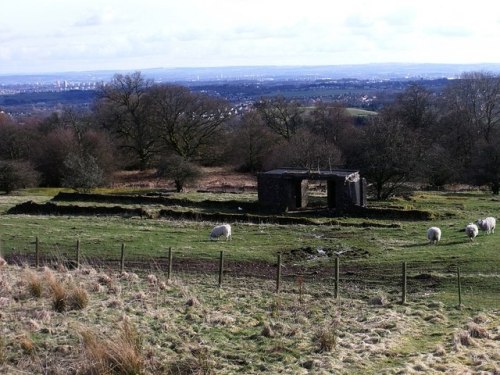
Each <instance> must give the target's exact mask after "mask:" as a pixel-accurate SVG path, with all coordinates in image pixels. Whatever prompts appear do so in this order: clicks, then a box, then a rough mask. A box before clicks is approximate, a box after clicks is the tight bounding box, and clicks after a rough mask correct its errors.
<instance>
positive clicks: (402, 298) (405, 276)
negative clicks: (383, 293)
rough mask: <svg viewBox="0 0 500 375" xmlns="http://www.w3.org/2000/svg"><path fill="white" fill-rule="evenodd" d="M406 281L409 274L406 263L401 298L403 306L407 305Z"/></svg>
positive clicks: (404, 264)
mask: <svg viewBox="0 0 500 375" xmlns="http://www.w3.org/2000/svg"><path fill="white" fill-rule="evenodd" d="M406 280H407V274H406V262H403V276H402V280H401V281H402V296H401V304H403V305H404V304H405V303H406Z"/></svg>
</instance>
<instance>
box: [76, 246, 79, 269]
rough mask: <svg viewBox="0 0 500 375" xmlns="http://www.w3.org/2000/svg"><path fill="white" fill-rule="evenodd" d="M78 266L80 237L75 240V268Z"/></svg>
mask: <svg viewBox="0 0 500 375" xmlns="http://www.w3.org/2000/svg"><path fill="white" fill-rule="evenodd" d="M79 268H80V239H77V240H76V269H79Z"/></svg>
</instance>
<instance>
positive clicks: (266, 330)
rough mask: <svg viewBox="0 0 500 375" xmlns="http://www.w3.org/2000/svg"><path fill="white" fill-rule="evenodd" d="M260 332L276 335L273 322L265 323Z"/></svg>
mask: <svg viewBox="0 0 500 375" xmlns="http://www.w3.org/2000/svg"><path fill="white" fill-rule="evenodd" d="M260 334H261V335H262V336H264V337H274V336H275V333H274V330H273V328H272V327H271V324H269V323H268V322H265V323H264V327H262V331H261V333H260Z"/></svg>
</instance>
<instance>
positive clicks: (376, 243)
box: [0, 189, 500, 306]
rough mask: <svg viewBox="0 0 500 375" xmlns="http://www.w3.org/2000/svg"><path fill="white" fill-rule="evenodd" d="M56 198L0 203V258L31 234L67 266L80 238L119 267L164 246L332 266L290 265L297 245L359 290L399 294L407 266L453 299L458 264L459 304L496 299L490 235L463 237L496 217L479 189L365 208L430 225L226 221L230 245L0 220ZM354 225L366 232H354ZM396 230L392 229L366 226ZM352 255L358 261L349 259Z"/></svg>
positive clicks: (172, 234)
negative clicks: (329, 252)
mask: <svg viewBox="0 0 500 375" xmlns="http://www.w3.org/2000/svg"><path fill="white" fill-rule="evenodd" d="M58 191H59V190H54V189H50V190H48V189H47V190H45V189H31V190H26V191H21V192H19V193H17V194H16V195H12V196H5V195H2V196H0V212H2V213H4V214H3V215H2V216H1V221H0V252H1V254H3V255H9V254H34V248H35V238H36V237H38V238H39V244H40V250H41V252H42V254H48V255H53V256H56V257H66V258H69V259H73V258H74V256H75V249H76V242H77V240H80V245H81V251H82V256H83V257H85V256H87V257H100V258H103V259H112V260H118V259H119V257H120V250H121V245H122V244H124V245H125V249H126V256H125V257H126V259H127V260H133V259H137V258H141V259H145V260H147V261H151V262H154V261H155V259H157V258H158V257H165V256H166V255H167V251H168V249H169V248H172V249H173V251H174V256H175V257H177V258H185V259H188V258H189V259H204V260H207V261H210V262H217V259H218V256H219V252H220V251H221V250H224V251H225V258H226V260H228V261H232V262H250V261H251V262H256V261H258V262H267V263H270V264H274V263H275V262H276V255H277V254H278V253H283V254H284V263H285V264H293V265H297V266H301V267H303V268H304V269H306V270H307V269H308V270H311V269H312V270H313V269H314V268H317V267H320V268H325V267H327V268H330V269H331V268H332V266H333V258H331V257H317V258H316V259H306V258H305V257H304V258H299V259H297V258H293V259H292V258H290V257H289V254H290V252H291V251H292V250H297V249H303V248H310V249H313V251H314V250H316V249H324V248H327V249H334V250H335V251H339V252H343V255H341V265H342V267H345V268H346V269H349V270H357V269H358V270H359V274H360V276H359V277H360V278H363V279H364V280H366V281H367V282H368V283H372V284H384V283H387V284H388V285H387V288H398V280H399V278H400V272H401V271H400V270H401V263H402V262H407V263H408V272H409V275H410V276H413V277H416V276H418V275H422V274H429V275H431V276H432V277H433V278H435V279H436V283H435V285H434V286H433V288H434V289H435V290H437V291H438V292H439V293H441V294H442V295H443V298H445V299H447V300H452V299H453V297H449V298H448V295H450V296H454V295H455V296H456V292H455V285H454V283H453V281H452V280H453V277H454V274H455V272H456V271H455V270H456V267H460V269H461V272H462V274H463V282H464V293H466V294H465V297H466V298H469V297H470V298H469V300H473V301H474V303H476V302H477V303H478V304H479V305H482V304H484V305H487V306H492V305H495V300H496V298H495V296H498V294H500V286H499V285H500V283H499V282H498V281H499V277H500V276H499V275H500V241H499V240H498V235H499V234H492V235H486V234H484V233H480V235H479V236H478V237H477V238H476V240H475V241H473V242H469V241H468V240H467V239H466V237H465V234H464V232H463V231H462V230H463V228H464V227H465V225H466V224H467V223H468V222H471V221H475V220H476V219H477V218H479V217H483V216H486V215H488V216H497V217H498V216H500V215H498V212H499V211H500V201H499V199H498V198H496V197H493V196H491V195H489V194H487V193H483V192H479V191H478V192H472V193H431V192H417V193H415V194H413V195H412V196H411V197H409V198H406V199H403V198H401V199H393V200H390V201H387V202H370V206H372V207H388V208H397V209H400V210H403V211H404V210H426V211H429V212H432V213H433V215H434V217H436V219H435V220H432V221H422V220H421V221H418V220H396V219H394V220H378V219H372V218H370V219H367V218H362V217H361V218H354V217H345V218H338V220H339V223H340V224H341V225H273V224H248V223H243V222H235V223H231V224H232V226H233V240H232V241H229V242H226V241H222V240H221V241H210V240H209V239H208V234H209V232H210V229H211V228H212V226H213V225H214V223H211V222H207V221H175V220H166V219H141V218H122V217H105V216H100V217H76V216H32V215H7V214H5V212H6V211H7V210H8V208H9V207H11V206H13V205H15V204H17V203H21V202H24V201H27V200H33V201H35V202H39V203H43V202H46V201H49V200H50V199H51V197H52V196H54V195H55V194H57V192H58ZM175 196H176V197H178V198H179V199H189V200H192V201H202V200H212V201H214V200H231V201H233V200H237V199H240V196H239V195H235V194H202V193H188V194H178V195H175ZM252 200H256V195H255V194H249V193H245V194H244V195H242V196H241V201H242V202H251V201H252ZM58 204H59V203H58ZM71 204H79V202H71ZM86 204H88V203H86ZM82 205H83V203H82ZM145 208H146V209H148V207H145ZM182 209H186V208H185V207H182ZM187 209H189V208H187ZM215 209H216V208H215ZM204 211H205V212H210V211H211V209H210V208H205V209H204ZM304 215H305V214H304ZM314 219H315V220H318V221H319V222H321V220H322V219H321V218H314ZM363 223H365V224H366V223H373V224H374V225H372V226H369V225H368V226H367V227H366V226H365V227H363V226H362V225H361V224H363ZM395 223H399V224H400V225H399V226H395V227H377V226H376V225H375V224H395ZM434 225H436V226H439V227H441V229H442V231H443V236H442V240H441V242H440V243H439V244H438V245H437V246H431V245H429V244H428V241H427V239H426V230H427V228H428V227H430V226H434ZM360 251H362V252H363V253H364V254H365V256H353V254H355V253H356V252H360ZM356 272H357V271H356ZM469 291H470V292H469Z"/></svg>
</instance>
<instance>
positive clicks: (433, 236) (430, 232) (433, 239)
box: [427, 227, 441, 245]
mask: <svg viewBox="0 0 500 375" xmlns="http://www.w3.org/2000/svg"><path fill="white" fill-rule="evenodd" d="M427 238H428V239H429V241H430V243H431V244H435V245H437V243H438V242H439V241H440V240H441V229H439V228H438V227H430V228H429V229H427Z"/></svg>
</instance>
